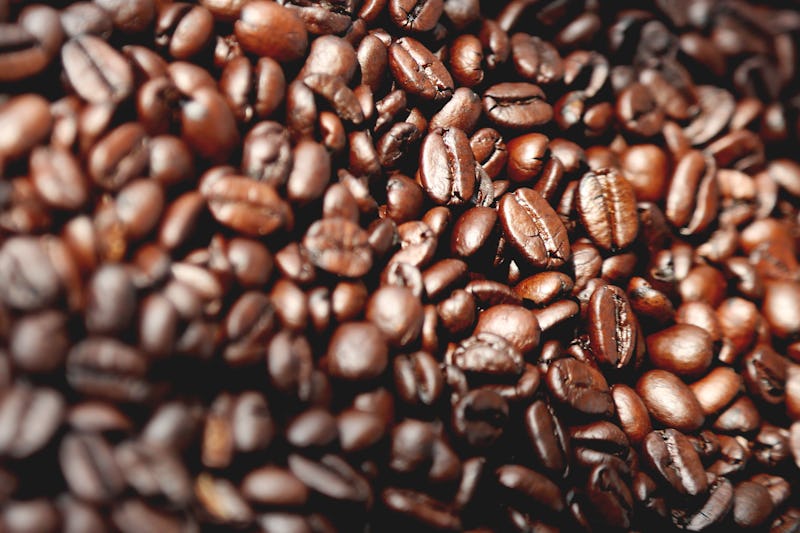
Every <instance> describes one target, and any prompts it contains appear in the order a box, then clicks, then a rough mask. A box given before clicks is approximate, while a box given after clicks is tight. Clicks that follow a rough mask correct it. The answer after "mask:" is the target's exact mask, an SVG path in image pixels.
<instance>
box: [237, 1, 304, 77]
mask: <svg viewBox="0 0 800 533" xmlns="http://www.w3.org/2000/svg"><path fill="white" fill-rule="evenodd" d="M234 32H235V34H236V38H237V39H238V41H239V43H241V45H242V48H244V49H245V50H246V51H248V52H250V53H252V54H255V55H258V56H268V57H271V58H273V59H276V60H277V61H282V62H285V61H294V60H296V59H299V58H301V57H302V56H303V54H304V53H305V51H306V48H307V47H308V33H307V32H306V27H305V24H303V21H302V20H301V19H300V17H298V16H297V15H296V14H295V12H294V11H293V10H291V9H288V8H286V7H284V6H281V5H278V4H277V3H272V2H262V1H257V2H248V3H247V4H245V5H244V6H243V7H242V10H241V13H240V14H239V17H238V20H237V21H236V23H235V24H234ZM284 36H286V38H284Z"/></svg>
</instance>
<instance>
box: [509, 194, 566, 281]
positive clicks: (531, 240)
mask: <svg viewBox="0 0 800 533" xmlns="http://www.w3.org/2000/svg"><path fill="white" fill-rule="evenodd" d="M499 211H500V222H501V224H502V225H503V230H504V232H505V234H506V238H507V239H508V240H509V242H510V243H511V244H512V245H513V246H514V247H515V248H516V250H517V251H518V252H519V253H520V254H521V255H522V257H523V258H524V259H525V260H527V261H528V262H530V263H531V264H532V265H534V266H536V267H539V268H547V269H553V268H557V267H559V266H561V265H563V264H564V262H565V261H567V260H568V259H569V257H570V245H569V240H568V238H567V231H566V228H565V227H564V224H563V222H561V219H560V218H559V217H558V215H557V214H556V213H555V211H553V208H552V207H550V204H548V203H547V202H546V201H545V200H544V199H543V198H542V197H541V196H540V195H539V193H537V192H536V191H534V190H532V189H525V188H523V189H517V190H516V191H515V192H514V193H509V194H506V195H504V196H503V197H502V198H501V199H500V204H499Z"/></svg>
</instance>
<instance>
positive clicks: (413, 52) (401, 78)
mask: <svg viewBox="0 0 800 533" xmlns="http://www.w3.org/2000/svg"><path fill="white" fill-rule="evenodd" d="M393 1H395V0H393ZM397 1H400V0H397ZM425 3H426V4H427V3H432V2H431V1H428V2H425ZM389 66H390V68H391V70H392V74H393V75H394V77H395V80H396V81H397V83H398V84H399V85H400V86H401V87H402V88H403V89H404V90H405V91H406V92H408V93H410V94H414V95H417V96H419V97H420V98H423V99H425V100H448V99H450V97H451V96H452V95H453V78H452V76H450V73H449V72H448V71H447V69H446V68H445V66H444V65H443V64H442V62H441V61H439V60H438V59H437V58H436V56H434V55H433V54H432V53H431V51H430V50H428V49H427V48H425V45H423V44H422V43H421V42H419V41H417V40H416V39H413V38H411V37H401V38H400V39H397V40H396V41H394V42H393V43H392V45H391V46H390V47H389Z"/></svg>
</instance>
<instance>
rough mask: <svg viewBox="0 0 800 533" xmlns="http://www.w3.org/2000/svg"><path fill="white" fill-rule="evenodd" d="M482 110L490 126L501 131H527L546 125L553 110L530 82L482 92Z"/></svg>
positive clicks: (493, 87) (501, 86) (500, 84)
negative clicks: (492, 124)
mask: <svg viewBox="0 0 800 533" xmlns="http://www.w3.org/2000/svg"><path fill="white" fill-rule="evenodd" d="M483 111H484V113H486V115H487V116H488V117H489V120H491V121H492V122H493V123H494V124H497V125H498V126H501V127H504V128H512V129H520V130H521V129H530V128H533V127H536V126H540V125H542V124H546V123H547V122H550V120H551V119H552V118H553V108H552V107H551V106H550V104H548V103H547V102H546V101H545V99H544V92H543V91H542V90H541V89H540V88H539V86H537V85H534V84H532V83H521V82H514V83H512V82H505V83H498V84H497V85H493V86H491V87H489V88H488V89H486V91H484V93H483Z"/></svg>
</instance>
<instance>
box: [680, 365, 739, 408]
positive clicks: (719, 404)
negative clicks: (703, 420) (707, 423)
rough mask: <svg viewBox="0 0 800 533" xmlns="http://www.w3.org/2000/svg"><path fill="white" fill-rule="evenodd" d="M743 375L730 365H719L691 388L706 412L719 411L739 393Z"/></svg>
mask: <svg viewBox="0 0 800 533" xmlns="http://www.w3.org/2000/svg"><path fill="white" fill-rule="evenodd" d="M741 386H742V377H741V376H740V375H738V374H737V373H736V372H734V371H733V370H732V369H730V368H728V367H717V368H715V369H713V370H712V371H711V372H709V373H708V374H706V375H705V376H704V377H703V378H701V379H699V380H697V381H695V382H694V383H692V384H691V386H690V388H691V390H692V392H693V393H694V396H695V397H696V398H697V401H698V403H699V404H700V407H701V408H702V409H703V412H704V413H705V414H713V413H718V412H719V411H720V410H721V409H723V408H724V407H725V406H726V405H728V404H729V403H730V402H731V401H732V400H733V399H734V398H735V397H736V395H737V394H738V393H739V389H740V388H741Z"/></svg>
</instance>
